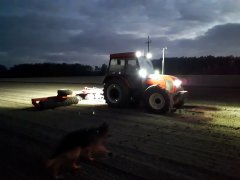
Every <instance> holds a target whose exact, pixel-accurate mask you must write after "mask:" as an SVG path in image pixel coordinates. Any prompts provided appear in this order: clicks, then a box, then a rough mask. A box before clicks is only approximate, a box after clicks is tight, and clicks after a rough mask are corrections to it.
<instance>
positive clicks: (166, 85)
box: [146, 74, 182, 93]
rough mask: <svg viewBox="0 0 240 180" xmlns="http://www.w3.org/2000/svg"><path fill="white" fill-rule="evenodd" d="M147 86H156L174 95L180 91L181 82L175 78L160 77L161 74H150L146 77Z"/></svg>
mask: <svg viewBox="0 0 240 180" xmlns="http://www.w3.org/2000/svg"><path fill="white" fill-rule="evenodd" d="M146 83H147V85H148V86H151V85H158V86H159V87H161V88H162V89H166V90H168V91H169V92H171V93H174V92H176V91H178V90H180V89H181V84H182V81H181V80H180V79H178V78H177V77H175V76H171V75H162V74H150V75H148V77H147V82H146Z"/></svg>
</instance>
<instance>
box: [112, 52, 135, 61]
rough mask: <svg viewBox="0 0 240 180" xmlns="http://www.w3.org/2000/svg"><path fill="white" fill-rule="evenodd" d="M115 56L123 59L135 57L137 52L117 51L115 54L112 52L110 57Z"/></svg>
mask: <svg viewBox="0 0 240 180" xmlns="http://www.w3.org/2000/svg"><path fill="white" fill-rule="evenodd" d="M114 58H122V59H133V58H134V59H135V58H136V55H135V52H125V53H115V54H110V59H114Z"/></svg>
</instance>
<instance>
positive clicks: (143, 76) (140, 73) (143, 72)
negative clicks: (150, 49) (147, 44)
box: [138, 69, 147, 78]
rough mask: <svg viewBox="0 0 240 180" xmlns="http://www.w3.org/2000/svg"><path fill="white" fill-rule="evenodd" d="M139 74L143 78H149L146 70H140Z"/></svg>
mask: <svg viewBox="0 0 240 180" xmlns="http://www.w3.org/2000/svg"><path fill="white" fill-rule="evenodd" d="M138 74H139V76H140V77H141V78H146V77H147V71H146V69H140V70H139V71H138Z"/></svg>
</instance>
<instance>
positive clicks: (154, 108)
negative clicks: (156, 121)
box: [144, 86, 170, 114]
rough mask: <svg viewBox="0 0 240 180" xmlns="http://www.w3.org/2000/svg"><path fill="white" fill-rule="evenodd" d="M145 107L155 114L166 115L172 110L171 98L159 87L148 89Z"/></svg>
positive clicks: (145, 95)
mask: <svg viewBox="0 0 240 180" xmlns="http://www.w3.org/2000/svg"><path fill="white" fill-rule="evenodd" d="M144 97H145V106H146V107H147V109H148V110H149V111H151V112H154V113H159V114H162V113H166V112H167V111H169V109H170V97H169V94H168V92H167V91H166V90H164V89H161V88H159V87H157V86H151V87H149V88H147V89H146V91H145V94H144Z"/></svg>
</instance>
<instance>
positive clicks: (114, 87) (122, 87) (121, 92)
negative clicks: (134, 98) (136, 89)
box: [103, 78, 130, 107]
mask: <svg viewBox="0 0 240 180" xmlns="http://www.w3.org/2000/svg"><path fill="white" fill-rule="evenodd" d="M103 92H104V99H105V100H106V103H107V104H108V105H109V106H110V107H127V106H128V105H129V103H130V92H129V88H128V87H127V85H126V83H124V82H123V81H122V80H121V79H118V78H113V79H110V80H109V81H107V82H106V83H105V85H104V89H103Z"/></svg>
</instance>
